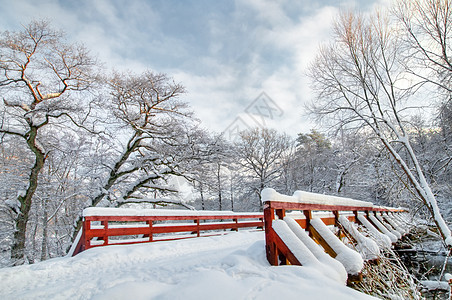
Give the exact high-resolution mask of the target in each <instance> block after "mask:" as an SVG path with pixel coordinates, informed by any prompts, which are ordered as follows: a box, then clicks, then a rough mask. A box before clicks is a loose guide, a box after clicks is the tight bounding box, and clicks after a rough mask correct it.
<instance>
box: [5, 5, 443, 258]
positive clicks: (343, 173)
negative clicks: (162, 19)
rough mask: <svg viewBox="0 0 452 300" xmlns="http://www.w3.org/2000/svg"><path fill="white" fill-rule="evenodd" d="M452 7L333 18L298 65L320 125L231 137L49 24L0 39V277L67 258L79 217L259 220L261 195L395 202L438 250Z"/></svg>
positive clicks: (173, 90) (168, 87) (157, 85)
mask: <svg viewBox="0 0 452 300" xmlns="http://www.w3.org/2000/svg"><path fill="white" fill-rule="evenodd" d="M451 4H452V3H451V2H450V1H447V0H441V1H436V0H426V1H421V0H416V1H410V2H408V3H405V2H404V1H399V2H396V4H395V5H394V6H393V7H392V8H391V9H390V10H388V11H377V12H375V13H374V14H372V15H361V14H359V13H355V12H343V13H341V15H340V16H338V17H337V20H336V22H335V27H334V31H333V32H334V35H333V36H332V37H331V40H330V42H329V43H327V44H325V45H322V46H321V47H320V48H319V51H318V55H317V57H316V59H315V60H314V61H313V62H312V64H311V67H310V69H309V76H310V78H311V80H312V90H313V91H314V93H315V100H314V101H313V102H312V104H311V105H309V107H306V109H307V110H309V112H310V115H311V116H312V117H313V118H315V119H316V120H317V121H318V124H319V127H318V128H316V129H306V131H305V132H300V133H299V134H298V136H296V137H294V136H289V135H287V134H285V133H282V132H279V131H277V130H275V129H270V128H263V127H257V128H252V129H249V130H246V131H243V132H241V133H240V136H239V138H238V139H236V140H235V141H229V140H227V139H225V138H224V136H223V135H222V133H218V132H211V131H209V130H208V129H204V128H203V127H202V124H200V122H199V121H198V120H197V118H196V111H192V110H191V109H190V106H189V103H187V102H186V101H185V100H184V95H185V93H186V90H185V88H184V86H183V83H178V82H175V81H174V80H173V78H172V77H171V75H170V74H162V73H158V72H156V71H151V70H148V71H145V72H142V73H133V72H118V71H113V70H106V68H105V67H103V65H102V63H101V62H100V61H98V59H97V58H96V57H94V56H92V55H91V51H90V50H91V49H87V48H86V47H85V46H84V45H83V44H80V43H77V42H73V41H71V39H70V37H68V36H66V35H65V34H64V33H63V32H61V31H59V30H58V29H54V28H53V27H52V24H50V23H49V22H47V21H40V20H37V21H33V22H31V23H29V24H27V25H25V26H24V27H23V30H21V31H16V32H8V31H4V32H2V33H1V35H0V71H1V72H0V96H1V98H2V99H1V101H0V138H1V144H0V151H1V152H0V155H1V156H0V250H1V257H0V266H2V267H6V266H13V265H20V264H24V263H30V264H32V263H35V262H38V261H42V260H46V259H49V258H53V257H60V256H64V255H65V254H66V253H67V251H68V249H69V247H70V246H71V243H72V241H73V239H74V237H75V235H76V233H77V232H78V230H79V229H80V226H81V212H82V210H83V209H84V208H87V207H96V206H97V207H179V208H185V209H197V210H233V211H260V210H261V209H262V207H261V206H262V205H261V201H260V192H261V191H262V189H263V188H265V187H271V188H274V189H275V190H277V191H279V192H280V193H283V194H287V195H290V194H292V193H293V192H294V191H296V190H304V191H310V192H317V193H323V194H330V195H339V196H346V197H350V198H354V199H359V200H365V201H371V202H373V203H375V204H379V205H388V206H401V207H406V208H408V209H409V210H410V212H411V213H412V214H413V215H416V216H418V217H421V218H424V219H426V220H427V221H431V222H432V224H435V225H436V226H437V227H438V228H439V233H440V234H441V236H442V238H443V241H444V244H445V246H447V247H449V248H450V246H451V245H452V238H451V234H450V229H449V226H450V224H451V222H452V205H451V200H450V199H451V197H452V170H451V167H450V165H451V161H452V131H451V129H452V102H451V89H452V87H451V84H452V83H451V79H452V61H451V59H450V50H451V49H450V47H451V40H450V38H451V30H452V25H451V22H452V11H451ZM181 187H182V188H181ZM448 224H449V225H448Z"/></svg>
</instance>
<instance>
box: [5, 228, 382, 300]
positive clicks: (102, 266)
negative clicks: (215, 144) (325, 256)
mask: <svg viewBox="0 0 452 300" xmlns="http://www.w3.org/2000/svg"><path fill="white" fill-rule="evenodd" d="M300 298H306V299H343V300H346V299H347V300H348V299H375V298H373V297H370V296H367V295H365V294H362V293H359V292H357V291H355V290H352V289H350V288H348V287H346V286H344V285H343V284H341V283H339V282H337V281H335V280H332V279H330V278H328V277H327V276H325V275H323V274H322V273H321V272H319V271H318V270H317V269H315V268H311V267H299V266H278V267H272V266H270V265H269V263H268V262H267V259H266V255H265V242H264V232H245V231H243V232H239V233H230V234H228V235H225V236H216V237H204V238H197V239H189V240H180V241H170V242H158V243H148V244H140V245H121V246H109V247H100V248H93V249H90V250H87V251H85V252H82V253H80V254H79V255H77V256H75V257H71V258H59V259H51V260H48V261H45V262H41V263H37V264H34V265H28V266H20V267H13V268H5V269H1V270H0V299H3V300H9V299H75V300H76V299H108V300H110V299H134V300H135V299H137V300H140V299H184V300H191V299H193V300H199V299H216V300H222V299H300Z"/></svg>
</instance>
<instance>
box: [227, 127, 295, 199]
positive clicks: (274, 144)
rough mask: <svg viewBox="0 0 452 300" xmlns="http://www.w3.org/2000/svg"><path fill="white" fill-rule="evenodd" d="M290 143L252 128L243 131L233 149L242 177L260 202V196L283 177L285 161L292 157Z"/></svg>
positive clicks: (270, 131)
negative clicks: (247, 181) (246, 176)
mask: <svg viewBox="0 0 452 300" xmlns="http://www.w3.org/2000/svg"><path fill="white" fill-rule="evenodd" d="M291 146H292V140H291V138H290V137H289V136H287V135H285V134H281V133H278V132H277V131H276V130H274V129H267V128H262V129H260V128H255V129H251V130H247V131H243V132H241V134H240V139H239V141H238V142H237V144H236V145H235V149H236V153H237V158H238V162H239V164H240V166H241V167H242V168H243V169H244V171H243V172H244V173H245V174H248V176H249V177H250V178H251V179H252V183H250V185H251V186H252V190H253V192H254V193H255V194H256V196H257V199H258V200H259V207H261V206H262V204H261V202H260V192H261V191H262V190H263V189H264V188H265V187H268V186H269V185H270V184H272V183H274V182H276V180H277V179H279V177H280V176H281V174H282V171H283V166H284V159H285V158H286V157H289V156H290V155H291V154H292V153H291V150H292V147H291Z"/></svg>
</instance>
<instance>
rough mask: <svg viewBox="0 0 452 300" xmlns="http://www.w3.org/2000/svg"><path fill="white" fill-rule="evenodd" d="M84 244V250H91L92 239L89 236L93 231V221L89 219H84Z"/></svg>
mask: <svg viewBox="0 0 452 300" xmlns="http://www.w3.org/2000/svg"><path fill="white" fill-rule="evenodd" d="M83 219H84V221H83V236H82V238H83V241H84V242H83V243H84V249H83V250H88V249H89V248H91V237H90V236H89V235H88V233H89V232H90V231H91V221H90V220H89V219H87V218H83Z"/></svg>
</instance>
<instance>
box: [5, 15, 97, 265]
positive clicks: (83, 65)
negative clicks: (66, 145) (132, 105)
mask: <svg viewBox="0 0 452 300" xmlns="http://www.w3.org/2000/svg"><path fill="white" fill-rule="evenodd" d="M95 65H96V62H95V60H94V59H92V58H91V56H90V55H89V53H88V51H87V50H86V49H85V48H84V47H83V46H82V45H77V44H67V43H66V42H65V41H64V35H63V34H62V33H60V32H57V31H55V30H53V29H51V28H50V27H49V25H48V24H47V23H46V22H32V23H30V24H29V25H27V26H25V27H24V29H23V31H21V32H4V33H3V34H2V35H1V38H0V70H1V74H0V91H1V96H2V98H3V99H2V100H3V101H2V104H1V106H0V109H1V115H2V119H1V123H0V133H2V134H7V135H13V136H16V137H19V138H21V139H23V140H24V141H25V142H26V144H27V147H28V149H30V150H31V151H30V156H31V157H32V160H33V166H31V167H30V169H29V174H28V184H27V186H26V187H25V189H24V190H23V191H20V192H19V193H18V194H19V195H18V197H17V201H18V206H19V207H18V211H19V213H18V215H17V218H16V221H15V227H16V228H15V230H16V231H15V233H14V240H13V245H12V250H11V257H12V259H13V260H15V261H16V262H17V263H18V264H20V263H23V261H24V247H25V236H26V230H27V221H28V217H29V212H30V208H31V206H32V201H33V195H34V194H35V191H36V189H37V187H38V177H39V173H40V171H41V170H42V168H43V167H44V163H45V160H46V157H47V156H48V155H49V152H48V150H46V148H45V143H44V128H46V127H48V126H51V125H52V122H53V121H54V120H56V119H58V118H61V117H66V118H69V119H71V120H74V119H73V117H72V115H73V114H74V113H76V112H79V111H80V107H83V105H81V104H80V102H79V101H78V100H77V99H76V98H75V97H73V96H74V92H76V91H83V90H86V89H88V88H89V87H90V86H91V84H92V83H93V78H94V76H93V68H94V67H95ZM94 75H95V74H94Z"/></svg>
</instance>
